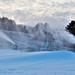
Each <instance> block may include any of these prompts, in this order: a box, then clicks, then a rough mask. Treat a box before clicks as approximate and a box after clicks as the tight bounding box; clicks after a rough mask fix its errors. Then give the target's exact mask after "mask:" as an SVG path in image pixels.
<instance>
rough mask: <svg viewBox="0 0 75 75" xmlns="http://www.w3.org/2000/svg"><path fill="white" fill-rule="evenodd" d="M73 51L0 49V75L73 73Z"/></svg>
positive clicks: (57, 74)
mask: <svg viewBox="0 0 75 75" xmlns="http://www.w3.org/2000/svg"><path fill="white" fill-rule="evenodd" d="M74 70H75V53H73V52H70V51H64V50H63V51H52V52H49V51H44V52H42V51H41V52H29V53H28V52H27V53H26V52H20V51H15V50H0V75H55V74H56V75H74V74H75V71H74Z"/></svg>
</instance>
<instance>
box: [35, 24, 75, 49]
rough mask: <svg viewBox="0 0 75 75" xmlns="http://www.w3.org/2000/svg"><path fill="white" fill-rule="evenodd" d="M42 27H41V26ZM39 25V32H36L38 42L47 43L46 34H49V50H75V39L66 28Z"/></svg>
mask: <svg viewBox="0 0 75 75" xmlns="http://www.w3.org/2000/svg"><path fill="white" fill-rule="evenodd" d="M40 25H41V26H40ZM40 25H38V27H37V28H38V32H37V31H36V32H37V34H36V32H35V34H36V35H35V34H34V35H35V38H36V39H38V40H43V41H46V36H47V34H45V32H48V41H49V48H50V49H51V50H56V49H57V50H60V49H74V48H75V37H74V36H73V35H72V34H70V33H69V32H67V31H66V29H65V27H64V26H61V25H56V26H52V25H51V26H50V25H48V24H43V25H42V24H40Z"/></svg>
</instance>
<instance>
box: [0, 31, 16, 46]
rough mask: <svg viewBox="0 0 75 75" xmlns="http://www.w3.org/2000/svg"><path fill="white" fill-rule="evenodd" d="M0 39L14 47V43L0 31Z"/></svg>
mask: <svg viewBox="0 0 75 75" xmlns="http://www.w3.org/2000/svg"><path fill="white" fill-rule="evenodd" d="M0 37H1V38H2V39H4V40H6V41H9V42H11V43H12V44H14V45H15V43H14V42H13V41H12V40H11V39H10V38H9V37H8V36H7V35H5V34H4V33H3V32H1V31H0Z"/></svg>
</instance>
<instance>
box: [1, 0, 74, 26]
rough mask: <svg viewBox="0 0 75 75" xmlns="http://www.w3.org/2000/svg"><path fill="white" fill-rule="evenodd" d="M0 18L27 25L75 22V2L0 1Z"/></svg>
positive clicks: (52, 0) (42, 0)
mask: <svg viewBox="0 0 75 75" xmlns="http://www.w3.org/2000/svg"><path fill="white" fill-rule="evenodd" d="M0 16H1V17H2V16H5V17H8V18H11V19H13V20H15V21H16V23H22V24H26V25H34V24H36V23H38V22H49V23H50V22H51V24H53V22H54V20H56V21H57V22H62V21H63V22H64V21H68V20H74V19H75V0H0ZM57 24H58V23H57ZM59 24H60V23H59Z"/></svg>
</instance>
